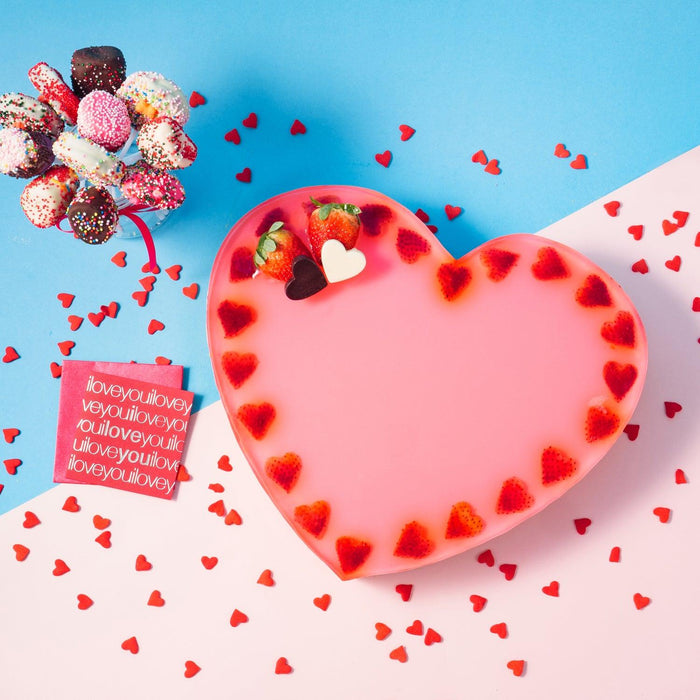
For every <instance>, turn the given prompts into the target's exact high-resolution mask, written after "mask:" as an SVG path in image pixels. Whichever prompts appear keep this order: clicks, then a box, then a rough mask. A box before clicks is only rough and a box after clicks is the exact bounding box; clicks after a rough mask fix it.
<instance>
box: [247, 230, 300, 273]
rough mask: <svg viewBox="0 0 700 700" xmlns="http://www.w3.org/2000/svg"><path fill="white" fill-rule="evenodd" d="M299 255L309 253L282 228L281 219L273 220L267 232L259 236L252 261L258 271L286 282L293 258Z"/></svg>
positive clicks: (296, 238)
mask: <svg viewBox="0 0 700 700" xmlns="http://www.w3.org/2000/svg"><path fill="white" fill-rule="evenodd" d="M299 255H306V256H308V255H309V251H308V250H307V248H306V246H305V245H304V244H303V243H302V242H301V241H300V240H299V238H298V237H297V236H296V235H295V234H293V233H292V232H291V231H287V229H285V228H284V223H283V222H282V221H275V223H274V224H272V226H270V228H269V229H268V230H267V232H266V233H263V235H262V236H260V240H259V241H258V247H257V249H256V251H255V254H254V255H253V262H254V263H255V267H257V268H258V270H260V272H264V273H265V274H266V275H269V276H270V277H274V278H275V279H278V280H282V282H288V281H289V280H290V279H292V277H293V275H292V263H293V262H294V258H296V257H297V256H299Z"/></svg>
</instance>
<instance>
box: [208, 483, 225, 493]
mask: <svg viewBox="0 0 700 700" xmlns="http://www.w3.org/2000/svg"><path fill="white" fill-rule="evenodd" d="M208 488H209V489H211V490H212V491H214V493H223V492H224V487H223V485H222V484H209V486H208Z"/></svg>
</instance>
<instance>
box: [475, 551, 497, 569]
mask: <svg viewBox="0 0 700 700" xmlns="http://www.w3.org/2000/svg"><path fill="white" fill-rule="evenodd" d="M476 560H477V561H478V562H479V564H486V566H493V565H494V564H495V563H496V560H495V559H494V558H493V552H492V551H491V550H490V549H485V550H484V551H483V552H480V553H479V555H478V556H477V558H476Z"/></svg>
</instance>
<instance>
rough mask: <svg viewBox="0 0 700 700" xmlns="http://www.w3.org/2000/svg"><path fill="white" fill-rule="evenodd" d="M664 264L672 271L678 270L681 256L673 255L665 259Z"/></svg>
mask: <svg viewBox="0 0 700 700" xmlns="http://www.w3.org/2000/svg"><path fill="white" fill-rule="evenodd" d="M664 265H665V266H666V267H667V268H668V269H669V270H673V271H674V272H678V271H679V270H680V269H681V256H680V255H674V256H673V257H672V258H671V259H670V260H667V261H666V262H665V263H664Z"/></svg>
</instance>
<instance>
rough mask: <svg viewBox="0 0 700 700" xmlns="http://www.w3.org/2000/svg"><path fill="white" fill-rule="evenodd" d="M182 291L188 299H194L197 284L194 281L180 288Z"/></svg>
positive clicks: (196, 294) (196, 293) (197, 287)
mask: <svg viewBox="0 0 700 700" xmlns="http://www.w3.org/2000/svg"><path fill="white" fill-rule="evenodd" d="M182 293H183V294H184V295H185V296H186V297H188V298H189V299H196V298H197V296H198V295H199V285H198V284H197V283H196V282H192V284H189V285H187V286H186V287H183V288H182Z"/></svg>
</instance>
